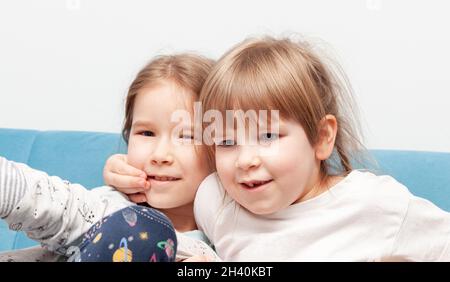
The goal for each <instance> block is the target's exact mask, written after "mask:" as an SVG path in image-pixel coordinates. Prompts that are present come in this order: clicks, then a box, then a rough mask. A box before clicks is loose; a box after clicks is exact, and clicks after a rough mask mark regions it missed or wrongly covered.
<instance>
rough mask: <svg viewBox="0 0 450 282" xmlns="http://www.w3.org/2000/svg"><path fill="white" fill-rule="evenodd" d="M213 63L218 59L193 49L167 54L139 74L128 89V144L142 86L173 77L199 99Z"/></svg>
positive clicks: (123, 135) (174, 80)
mask: <svg viewBox="0 0 450 282" xmlns="http://www.w3.org/2000/svg"><path fill="white" fill-rule="evenodd" d="M213 63H214V61H213V60H211V59H208V58H206V57H203V56H200V55H196V54H191V53H183V54H176V55H163V56H158V57H156V58H155V59H153V60H152V61H150V62H149V63H148V64H147V65H146V66H145V67H144V68H143V69H142V70H141V71H140V72H139V73H138V74H137V76H136V78H135V79H134V80H133V82H132V83H131V85H130V87H129V90H128V95H127V97H126V102H125V120H124V125H123V129H122V137H123V139H124V140H125V142H126V143H127V144H128V140H129V137H130V130H131V125H132V124H133V110H134V102H135V100H136V95H137V94H138V93H139V91H140V90H141V89H142V88H144V87H149V86H151V85H153V84H157V83H160V82H162V81H170V82H173V83H175V84H176V85H177V86H179V87H181V88H182V89H185V90H188V91H189V92H190V93H192V94H193V95H194V97H193V98H194V100H195V101H196V100H198V99H199V95H200V90H201V88H202V86H203V83H204V82H205V80H206V77H207V76H208V74H209V72H210V70H211V68H212V66H213Z"/></svg>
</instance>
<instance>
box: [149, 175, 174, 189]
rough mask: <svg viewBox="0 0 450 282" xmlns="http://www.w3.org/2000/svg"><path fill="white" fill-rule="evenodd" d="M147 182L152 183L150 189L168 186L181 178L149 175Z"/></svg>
mask: <svg viewBox="0 0 450 282" xmlns="http://www.w3.org/2000/svg"><path fill="white" fill-rule="evenodd" d="M147 180H148V181H150V187H153V186H166V185H170V184H172V183H175V182H177V181H180V180H181V177H175V176H169V175H162V174H161V175H149V176H148V177H147Z"/></svg>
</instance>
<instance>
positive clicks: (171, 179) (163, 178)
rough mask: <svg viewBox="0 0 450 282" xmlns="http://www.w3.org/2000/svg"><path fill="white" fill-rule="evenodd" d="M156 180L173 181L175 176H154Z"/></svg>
mask: <svg viewBox="0 0 450 282" xmlns="http://www.w3.org/2000/svg"><path fill="white" fill-rule="evenodd" d="M155 179H156V180H160V181H173V180H176V178H175V177H168V176H155Z"/></svg>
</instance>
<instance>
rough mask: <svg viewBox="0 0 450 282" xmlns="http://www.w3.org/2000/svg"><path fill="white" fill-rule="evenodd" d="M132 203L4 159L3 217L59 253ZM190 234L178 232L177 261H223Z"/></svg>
mask: <svg viewBox="0 0 450 282" xmlns="http://www.w3.org/2000/svg"><path fill="white" fill-rule="evenodd" d="M131 205H135V204H134V203H133V202H130V201H129V200H128V197H127V196H126V195H125V194H122V193H121V192H118V191H117V190H115V189H114V188H112V187H109V186H102V187H98V188H94V189H92V190H88V189H86V188H84V187H83V186H81V185H79V184H72V183H69V182H68V181H65V180H62V179H61V178H59V177H56V176H48V175H47V174H46V173H45V172H42V171H39V170H35V169H32V168H30V167H29V166H27V165H25V164H22V163H16V162H12V161H8V160H7V159H5V158H2V157H0V217H1V218H2V219H4V220H5V221H6V222H7V223H8V225H9V228H10V229H12V230H15V231H19V230H21V231H25V232H26V234H27V236H28V237H29V238H31V239H34V240H36V241H39V242H40V243H41V244H42V246H44V247H45V248H47V249H48V250H50V251H53V252H56V253H58V254H61V255H66V251H67V249H68V247H70V246H71V245H74V244H76V243H77V241H78V240H77V239H79V238H80V237H81V236H82V235H83V234H84V233H85V232H87V231H88V230H89V228H90V227H91V226H92V225H94V224H95V223H96V222H97V221H99V220H100V219H102V218H104V217H106V216H108V215H110V214H112V213H114V212H116V211H118V210H120V209H123V208H125V207H128V206H131ZM191 233H192V232H191ZM186 234H188V233H186ZM186 234H184V233H180V232H176V235H177V241H178V248H177V258H176V259H177V260H182V259H185V258H188V257H191V256H194V255H207V256H209V257H211V258H213V259H214V260H219V258H218V257H217V255H216V254H215V252H214V251H213V250H212V249H211V248H210V247H209V246H208V245H207V244H206V243H205V242H203V241H201V240H198V239H195V238H193V237H192V236H189V235H186ZM194 236H195V235H194Z"/></svg>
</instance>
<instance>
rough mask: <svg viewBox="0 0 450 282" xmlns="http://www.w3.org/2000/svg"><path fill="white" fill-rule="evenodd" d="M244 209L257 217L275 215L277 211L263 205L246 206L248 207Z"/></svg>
mask: <svg viewBox="0 0 450 282" xmlns="http://www.w3.org/2000/svg"><path fill="white" fill-rule="evenodd" d="M244 207H245V206H244ZM245 208H246V209H247V210H248V211H250V212H251V213H254V214H257V215H268V214H272V213H275V212H277V211H278V210H279V209H277V208H275V207H273V206H265V205H248V207H245Z"/></svg>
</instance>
